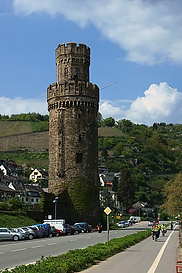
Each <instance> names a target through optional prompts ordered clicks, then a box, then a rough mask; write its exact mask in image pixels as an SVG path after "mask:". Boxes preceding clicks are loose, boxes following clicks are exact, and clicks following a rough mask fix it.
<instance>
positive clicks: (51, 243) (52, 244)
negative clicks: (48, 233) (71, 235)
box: [48, 243, 57, 246]
mask: <svg viewBox="0 0 182 273" xmlns="http://www.w3.org/2000/svg"><path fill="white" fill-rule="evenodd" d="M56 244H57V243H50V244H48V246H52V245H56Z"/></svg>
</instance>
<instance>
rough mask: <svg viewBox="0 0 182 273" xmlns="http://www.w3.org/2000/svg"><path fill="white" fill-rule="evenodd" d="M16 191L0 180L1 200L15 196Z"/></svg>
mask: <svg viewBox="0 0 182 273" xmlns="http://www.w3.org/2000/svg"><path fill="white" fill-rule="evenodd" d="M15 194H16V192H15V191H14V190H12V189H10V188H9V187H8V186H7V185H6V184H4V183H3V182H0V202H2V201H4V200H6V199H8V198H11V197H15Z"/></svg>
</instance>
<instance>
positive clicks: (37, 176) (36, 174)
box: [29, 169, 48, 182]
mask: <svg viewBox="0 0 182 273" xmlns="http://www.w3.org/2000/svg"><path fill="white" fill-rule="evenodd" d="M29 180H30V181H32V182H37V181H39V180H48V172H47V171H45V170H43V169H40V170H38V169H34V170H33V171H32V173H31V174H30V176H29Z"/></svg>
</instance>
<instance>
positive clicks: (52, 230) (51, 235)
mask: <svg viewBox="0 0 182 273" xmlns="http://www.w3.org/2000/svg"><path fill="white" fill-rule="evenodd" d="M49 236H50V237H53V236H56V237H58V236H59V232H58V230H57V229H56V228H55V227H54V226H51V228H50V235H49Z"/></svg>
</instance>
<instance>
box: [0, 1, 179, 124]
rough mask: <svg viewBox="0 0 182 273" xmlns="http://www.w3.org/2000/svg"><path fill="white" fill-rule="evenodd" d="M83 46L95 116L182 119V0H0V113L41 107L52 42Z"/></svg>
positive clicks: (52, 70)
mask: <svg viewBox="0 0 182 273" xmlns="http://www.w3.org/2000/svg"><path fill="white" fill-rule="evenodd" d="M69 42H75V43H77V44H86V45H87V46H89V47H90V49H91V65H90V82H92V83H93V84H97V85H98V87H99V89H100V101H99V111H100V113H101V114H102V116H103V118H104V119H105V118H108V117H113V118H114V119H115V120H116V121H118V120H121V119H128V120H130V121H132V122H133V123H135V124H145V125H147V126H151V125H152V124H153V123H154V122H165V123H166V124H169V123H173V124H176V123H180V124H182V73H181V72H182V0H173V1H172V0H92V1H91V0H44V1H43V0H31V1H30V0H0V64H1V65H0V114H1V115H9V116H11V115H12V114H20V113H29V112H30V113H32V112H36V113H40V114H42V115H45V114H48V111H47V87H48V86H49V85H50V84H52V83H54V82H56V64H55V50H56V48H57V46H58V45H59V44H67V43H69Z"/></svg>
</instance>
